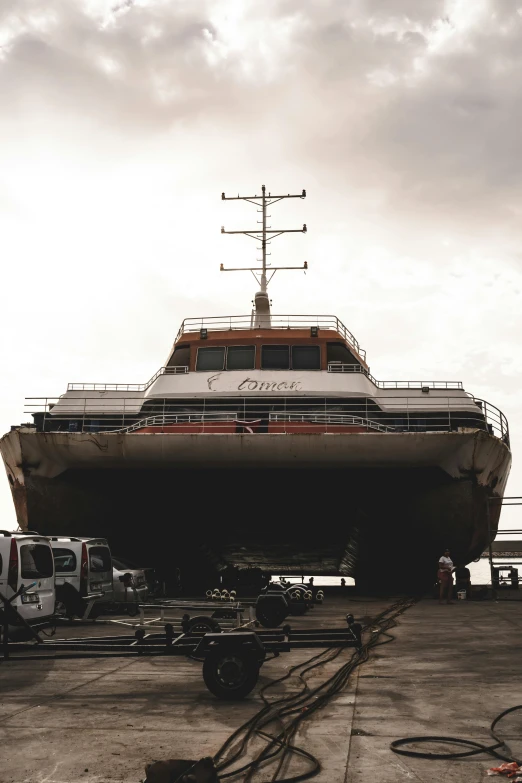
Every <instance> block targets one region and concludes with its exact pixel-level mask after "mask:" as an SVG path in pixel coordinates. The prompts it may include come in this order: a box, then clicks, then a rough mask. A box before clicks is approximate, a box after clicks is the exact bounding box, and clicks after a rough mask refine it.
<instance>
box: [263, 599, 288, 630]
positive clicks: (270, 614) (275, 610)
mask: <svg viewBox="0 0 522 783" xmlns="http://www.w3.org/2000/svg"><path fill="white" fill-rule="evenodd" d="M287 616H288V610H287V609H286V607H285V605H284V604H274V603H267V604H266V605H265V604H264V603H261V604H258V605H257V606H256V619H257V620H258V621H259V622H260V623H261V625H262V626H263V627H264V628H277V626H278V625H281V623H282V622H283V620H285V619H286V618H287Z"/></svg>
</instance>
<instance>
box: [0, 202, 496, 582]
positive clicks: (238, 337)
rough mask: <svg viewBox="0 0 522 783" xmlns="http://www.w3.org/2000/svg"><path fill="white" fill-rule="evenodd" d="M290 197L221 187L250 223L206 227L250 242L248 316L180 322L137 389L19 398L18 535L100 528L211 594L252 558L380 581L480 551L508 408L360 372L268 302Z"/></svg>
mask: <svg viewBox="0 0 522 783" xmlns="http://www.w3.org/2000/svg"><path fill="white" fill-rule="evenodd" d="M305 195H306V194H305V191H303V192H302V193H301V194H298V195H297V196H290V195H288V196H272V195H270V194H267V192H266V190H265V188H264V187H263V188H262V192H261V196H248V197H240V196H238V197H237V199H243V198H244V199H245V200H246V201H250V202H253V203H254V204H256V205H258V206H259V209H260V213H261V214H262V221H261V227H260V228H259V230H257V229H256V230H252V231H241V232H240V231H237V232H228V231H225V229H222V232H223V233H238V234H239V233H243V234H246V235H248V236H251V237H254V238H257V239H259V240H260V241H261V249H262V260H261V261H260V262H259V263H260V266H259V267H253V268H251V269H250V271H252V272H253V274H254V276H255V277H256V279H257V280H258V283H259V287H260V290H259V291H258V292H257V293H256V295H255V307H254V310H253V311H252V312H251V313H250V314H249V315H246V316H227V317H201V318H188V319H185V320H184V321H183V323H182V325H181V327H180V329H179V332H178V334H177V336H176V339H175V341H174V345H173V347H172V350H171V351H170V353H169V355H168V357H167V360H166V362H165V364H164V366H163V367H161V368H160V369H159V370H158V371H157V372H156V373H155V374H154V375H153V376H152V377H151V378H150V380H149V381H147V382H146V383H143V384H125V383H123V384H122V383H70V384H69V385H68V387H67V391H66V392H65V393H64V394H62V395H61V396H59V397H58V398H46V399H29V401H28V404H29V410H30V412H31V413H32V415H33V422H32V423H30V424H21V425H20V426H16V427H13V428H12V429H11V432H9V433H7V434H6V435H5V436H4V437H3V438H2V440H1V441H0V449H1V452H2V456H3V459H4V463H5V466H6V469H7V476H8V480H9V483H10V485H11V490H12V494H13V499H14V504H15V507H16V514H17V518H18V522H19V524H20V527H21V528H23V529H31V530H38V531H39V532H40V533H43V534H67V535H94V536H99V535H103V536H104V537H107V538H109V540H110V542H111V543H112V546H113V549H115V550H117V551H118V552H119V553H121V554H125V555H127V556H128V557H130V558H134V559H135V560H141V561H146V563H147V565H149V564H151V563H152V564H154V565H156V566H157V567H158V568H159V569H160V570H162V571H163V573H164V574H167V575H168V574H169V573H171V572H174V570H175V569H181V574H182V580H183V581H184V583H185V584H188V583H191V584H196V583H197V584H200V585H202V584H207V585H210V586H212V585H213V584H215V582H216V575H217V573H218V572H220V573H221V574H223V573H225V572H228V573H230V570H233V569H261V570H262V571H264V572H266V573H270V574H308V575H309V574H316V575H320V574H331V575H346V576H352V577H354V578H355V580H356V584H357V585H358V586H359V587H361V588H362V589H368V588H374V589H381V590H383V589H385V590H396V589H400V588H403V587H405V586H409V587H411V586H412V585H415V584H416V585H418V586H425V585H427V584H429V583H430V582H432V581H433V579H434V575H435V570H436V563H437V560H438V557H439V555H440V554H441V553H442V552H443V550H444V549H445V548H447V547H449V548H450V550H451V552H452V556H453V559H454V560H455V561H461V562H464V563H467V562H469V561H470V560H472V559H474V558H477V557H479V556H480V554H481V553H482V551H483V550H484V549H485V547H486V546H487V545H488V544H489V542H490V541H491V540H492V539H493V538H494V536H495V532H496V529H497V524H498V517H499V513H500V503H499V502H496V503H492V502H491V500H492V498H494V499H497V500H498V499H499V498H501V497H502V495H503V493H504V489H505V485H506V481H507V477H508V473H509V468H510V464H511V452H510V447H509V432H508V424H507V421H506V418H505V417H504V415H503V414H502V413H501V412H500V411H499V410H498V409H497V408H495V407H494V406H493V405H491V404H490V403H489V402H486V401H484V400H479V399H477V398H476V397H474V396H473V395H472V394H471V393H469V392H467V391H465V389H464V388H463V385H462V383H460V382H455V381H443V382H434V381H418V382H413V381H407V382H401V381H378V380H376V378H375V377H374V376H373V375H372V374H371V372H370V368H369V366H368V363H367V358H366V354H365V351H364V350H363V349H362V348H361V346H360V345H359V343H358V341H357V340H356V339H355V337H354V336H353V334H352V333H351V332H350V331H349V330H348V329H347V328H346V327H345V326H344V324H343V323H342V322H341V321H340V320H339V319H338V318H337V317H336V316H328V315H274V314H272V312H271V308H270V301H269V298H268V293H267V285H268V282H269V280H270V278H271V276H272V275H273V274H274V273H275V272H276V271H277V270H278V269H281V268H295V267H272V266H270V265H269V264H268V263H267V245H268V244H269V242H270V240H271V239H273V238H275V237H276V236H278V235H279V234H281V233H284V232H283V230H273V229H270V228H268V227H267V222H266V221H267V208H268V207H269V206H270V205H271V204H274V203H275V202H276V201H279V200H281V199H283V198H304V197H305ZM222 198H223V199H224V200H227V197H226V196H225V194H222ZM235 198H236V197H235ZM295 230H296V231H302V232H305V231H306V225H304V226H303V227H302V228H299V229H295ZM304 266H305V267H306V264H305V265H304ZM222 269H223V271H231V270H228V269H225V268H223V267H222Z"/></svg>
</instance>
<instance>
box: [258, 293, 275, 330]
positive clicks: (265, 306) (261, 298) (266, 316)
mask: <svg viewBox="0 0 522 783" xmlns="http://www.w3.org/2000/svg"><path fill="white" fill-rule="evenodd" d="M254 304H255V308H256V309H255V312H254V326H255V327H257V328H259V329H270V326H271V325H272V324H271V320H270V299H269V298H268V294H267V292H266V291H258V292H257V293H256V296H255V299H254Z"/></svg>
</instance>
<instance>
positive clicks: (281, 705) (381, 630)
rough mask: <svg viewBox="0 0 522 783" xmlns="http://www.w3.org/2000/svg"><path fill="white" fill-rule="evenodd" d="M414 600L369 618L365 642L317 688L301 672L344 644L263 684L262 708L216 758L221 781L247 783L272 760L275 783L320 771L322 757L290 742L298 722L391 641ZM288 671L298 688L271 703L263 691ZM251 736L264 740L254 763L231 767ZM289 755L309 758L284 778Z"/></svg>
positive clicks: (291, 781)
mask: <svg viewBox="0 0 522 783" xmlns="http://www.w3.org/2000/svg"><path fill="white" fill-rule="evenodd" d="M414 603H415V599H411V598H406V599H401V600H399V601H396V602H395V603H393V604H392V605H391V606H388V607H387V608H386V609H385V610H384V611H382V612H381V613H380V614H379V615H377V617H374V618H372V619H371V620H370V621H369V623H368V624H367V625H366V627H365V628H364V630H365V631H370V632H371V636H370V638H369V639H368V641H366V642H364V643H363V645H362V647H361V648H360V649H359V650H356V651H354V652H353V653H352V655H351V656H350V658H349V660H348V661H347V662H346V663H344V664H343V665H342V666H341V667H340V668H339V669H338V670H337V671H336V672H335V674H333V675H332V676H331V677H329V678H328V679H327V680H326V681H325V682H323V683H321V684H320V685H318V686H316V687H315V688H313V689H310V688H309V687H308V684H307V681H306V680H305V674H307V673H308V672H310V671H312V670H313V669H315V668H317V667H319V666H322V665H324V664H325V663H330V662H332V661H333V660H335V659H336V658H337V657H338V656H339V655H340V654H341V653H342V652H343V651H344V650H345V649H346V648H345V647H339V648H336V649H331V648H327V649H325V650H322V651H321V652H320V653H318V654H315V655H313V656H312V657H311V658H309V659H308V660H306V661H303V662H302V663H300V664H296V665H295V666H293V667H292V668H291V669H290V670H289V671H288V672H287V673H286V674H285V675H284V676H283V677H280V678H279V679H278V680H273V681H272V682H270V683H268V684H267V685H265V686H264V687H263V688H262V689H261V691H260V696H261V698H262V700H263V702H264V706H263V707H262V708H261V710H259V712H258V713H257V714H256V715H254V716H253V717H252V718H250V720H248V721H246V722H245V723H244V724H243V725H242V726H240V727H239V728H238V729H236V731H234V732H233V733H232V734H231V736H230V737H229V738H228V739H227V740H226V742H225V743H224V744H223V746H222V747H221V748H220V750H219V751H218V752H217V753H216V755H215V756H214V762H215V764H216V769H217V772H218V775H219V779H220V780H224V779H225V778H237V777H238V776H239V775H241V780H242V781H243V783H248V782H249V781H251V780H252V777H253V775H254V774H255V773H256V772H257V771H258V770H259V769H260V768H261V767H264V766H265V765H266V764H268V763H270V762H272V761H276V769H275V771H274V772H273V775H272V777H271V781H273V782H275V781H278V783H300V781H305V780H309V779H310V778H312V777H315V776H316V775H317V774H319V772H320V771H321V763H320V761H319V760H318V759H317V758H316V757H315V756H313V755H312V754H311V753H309V752H308V751H307V750H304V749H303V748H299V747H297V746H296V745H294V744H293V740H294V737H295V735H296V733H297V730H298V728H299V726H300V724H301V723H302V722H303V721H304V720H306V719H308V718H309V717H311V715H313V714H314V713H315V712H316V711H317V710H318V709H320V708H321V707H323V706H324V705H325V704H326V703H327V702H328V701H329V700H330V699H331V698H332V697H333V696H335V695H336V694H338V693H340V692H341V691H342V690H343V688H344V687H345V686H346V684H347V682H348V679H349V677H350V675H351V674H352V672H353V671H354V669H355V668H356V667H357V666H360V665H361V664H362V663H364V662H365V661H367V660H368V657H369V653H370V650H371V649H372V648H373V647H377V646H379V645H380V644H386V643H387V642H390V641H392V640H393V637H392V636H391V634H389V631H390V630H391V629H392V628H393V627H394V626H395V625H396V618H398V617H399V615H401V614H402V613H403V612H405V611H406V609H408V608H409V607H410V606H412V605H413V604H414ZM381 637H384V640H381ZM292 675H297V676H298V677H299V679H300V680H301V682H302V688H301V690H299V691H298V692H297V693H294V694H291V695H285V696H283V697H282V698H279V699H276V700H274V701H269V700H268V699H267V698H266V696H265V692H266V691H267V690H268V689H269V688H271V687H273V686H274V685H279V684H280V683H281V682H283V681H284V680H286V679H288V678H289V677H291V676H292ZM270 724H276V726H277V727H278V728H276V730H275V733H274V734H270V733H268V732H267V731H266V730H265V729H266V728H267V727H268V726H269V725H270ZM255 737H258V738H261V739H263V740H264V741H265V742H266V745H265V747H264V748H263V749H262V750H261V751H260V752H258V753H257V755H256V756H255V758H254V759H253V760H252V761H248V762H247V763H245V764H243V765H241V766H239V767H235V768H233V769H230V768H231V767H233V766H234V764H237V763H238V762H240V759H241V757H242V756H244V754H245V752H246V750H247V746H248V744H249V742H250V740H252V739H253V738H255ZM291 755H297V756H299V757H301V758H304V759H306V760H307V761H308V762H309V768H308V769H307V770H306V771H303V772H301V773H300V774H296V775H294V776H292V777H288V776H287V773H283V774H284V777H279V774H280V773H281V771H282V770H283V767H284V765H285V762H286V761H287V760H288V759H289V757H290V756H291Z"/></svg>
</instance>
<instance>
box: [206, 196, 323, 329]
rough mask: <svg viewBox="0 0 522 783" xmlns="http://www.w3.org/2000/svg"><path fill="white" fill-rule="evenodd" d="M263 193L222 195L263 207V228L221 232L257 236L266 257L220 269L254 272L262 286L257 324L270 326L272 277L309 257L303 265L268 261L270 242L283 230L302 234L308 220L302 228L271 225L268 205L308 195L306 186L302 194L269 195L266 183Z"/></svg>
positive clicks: (256, 299) (256, 297)
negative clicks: (256, 263)
mask: <svg viewBox="0 0 522 783" xmlns="http://www.w3.org/2000/svg"><path fill="white" fill-rule="evenodd" d="M261 193H262V195H261V196H240V195H237V196H225V194H224V193H222V194H221V198H222V200H223V201H249V202H250V203H251V204H255V205H256V207H261V209H258V212H260V213H261V214H262V220H260V221H258V223H261V228H259V229H252V230H245V231H225V228H224V226H222V227H221V233H222V234H244V235H245V236H247V237H252V239H257V240H258V241H259V242H261V248H260V250H261V251H262V254H263V255H262V259H261V266H260V267H233V268H232V267H231V268H228V269H227V268H226V267H225V266H224V265H223V264H221V266H220V270H221V271H222V272H252V274H253V275H254V277H255V279H256V280H257V282H258V284H259V287H260V290H259V291H258V292H257V293H256V296H255V312H254V313H253V317H254V319H255V322H254V324H253V325H255V326H258V327H261V326H263V327H270V301H269V299H268V294H267V287H268V283H269V282H270V280H271V279H272V278H273V276H274V275H275V273H276V272H277V271H279V270H282V269H305V270H306V269H308V264H307V262H306V261H305V262H304V264H303V266H277V267H273V266H270V265H269V264H267V261H266V257H267V245H269V244H270V242H271V240H272V239H275V238H276V237H278V236H281V234H292V233H299V234H306V230H307V229H306V223H303V227H302V228H281V229H273V228H271V227H270V226H267V224H266V219H267V217H269V216H267V213H266V211H267V208H268V207H269V206H271V205H272V204H275V203H276V202H277V201H282V200H283V199H285V198H306V190H303V191H302V192H301V193H299V194H295V195H291V194H290V193H288V194H287V195H286V196H272V195H271V194H270V193H269V194H268V196H267V195H266V188H265V186H264V185H263V186H262V187H261ZM267 271H268V272H269V273H270V274H269V277H267Z"/></svg>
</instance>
